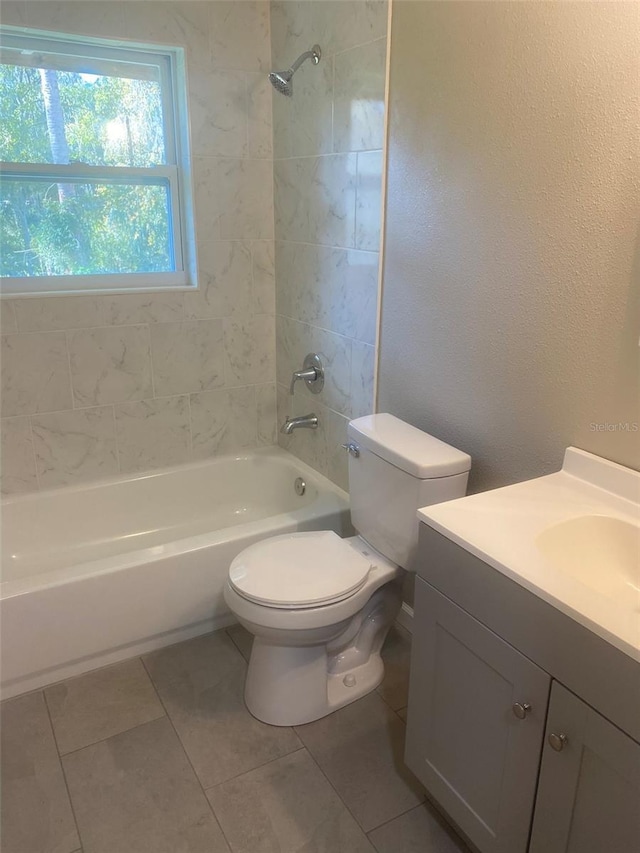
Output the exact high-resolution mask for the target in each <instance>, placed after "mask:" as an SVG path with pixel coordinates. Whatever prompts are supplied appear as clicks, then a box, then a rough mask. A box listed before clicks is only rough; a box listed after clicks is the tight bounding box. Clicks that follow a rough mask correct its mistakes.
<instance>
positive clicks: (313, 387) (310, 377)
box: [289, 352, 324, 394]
mask: <svg viewBox="0 0 640 853" xmlns="http://www.w3.org/2000/svg"><path fill="white" fill-rule="evenodd" d="M298 379H304V381H305V383H306V385H307V388H308V389H309V391H311V393H312V394H319V393H320V392H321V391H322V388H323V386H324V368H323V366H322V362H321V361H320V356H319V355H317V354H316V353H315V352H310V353H309V354H308V355H307V356H306V357H305V360H304V364H303V365H302V370H296V371H295V372H294V374H293V376H292V377H291V385H290V386H289V393H290V394H293V392H294V391H295V388H296V382H297V381H298Z"/></svg>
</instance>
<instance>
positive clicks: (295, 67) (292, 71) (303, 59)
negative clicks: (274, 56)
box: [289, 50, 319, 74]
mask: <svg viewBox="0 0 640 853" xmlns="http://www.w3.org/2000/svg"><path fill="white" fill-rule="evenodd" d="M307 59H313V60H314V65H317V64H318V61H319V57H318V54H317V53H316V51H315V50H305V52H304V53H303V54H301V55H300V56H299V57H298V58H297V59H296V61H295V62H294V63H293V64H292V66H291V68H290V69H289V73H290V74H295V73H296V71H297V70H298V68H300V66H301V65H302V63H303V62H306V61H307Z"/></svg>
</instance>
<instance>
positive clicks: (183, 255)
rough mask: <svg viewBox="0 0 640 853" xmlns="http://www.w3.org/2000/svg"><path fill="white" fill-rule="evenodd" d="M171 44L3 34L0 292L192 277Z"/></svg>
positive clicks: (176, 56)
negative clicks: (161, 46)
mask: <svg viewBox="0 0 640 853" xmlns="http://www.w3.org/2000/svg"><path fill="white" fill-rule="evenodd" d="M182 69H183V61H182V51H181V50H180V49H179V48H176V49H166V50H165V49H157V48H155V49H153V50H151V49H147V48H146V47H135V48H124V47H121V46H115V45H113V44H111V43H109V42H105V41H102V40H97V39H96V40H91V41H86V40H84V41H79V40H74V39H71V38H69V39H67V38H66V37H65V38H64V40H63V39H62V38H61V37H53V36H51V35H41V34H26V33H25V32H24V31H21V32H18V31H12V32H9V31H3V33H2V47H1V50H0V116H2V119H1V122H0V161H1V162H0V283H1V284H2V290H3V292H5V293H12V294H20V293H34V292H51V291H67V292H68V291H87V290H93V291H95V290H130V289H137V288H145V287H153V288H161V287H176V286H177V287H180V286H186V285H189V284H193V283H194V276H193V270H194V247H193V223H192V211H191V203H190V198H191V197H190V189H191V187H190V180H189V168H188V136H187V131H186V128H187V121H186V115H185V109H184V105H185V97H184V76H183V72H182Z"/></svg>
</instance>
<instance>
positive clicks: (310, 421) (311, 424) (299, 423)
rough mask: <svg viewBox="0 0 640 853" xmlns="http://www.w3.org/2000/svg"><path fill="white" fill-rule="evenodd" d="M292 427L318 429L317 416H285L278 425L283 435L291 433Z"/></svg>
mask: <svg viewBox="0 0 640 853" xmlns="http://www.w3.org/2000/svg"><path fill="white" fill-rule="evenodd" d="M294 429H318V418H317V417H316V416H315V415H314V414H311V415H302V416H301V417H299V418H287V419H286V421H285V422H284V423H283V424H282V426H281V427H280V432H282V433H284V435H291V433H292V432H293V431H294Z"/></svg>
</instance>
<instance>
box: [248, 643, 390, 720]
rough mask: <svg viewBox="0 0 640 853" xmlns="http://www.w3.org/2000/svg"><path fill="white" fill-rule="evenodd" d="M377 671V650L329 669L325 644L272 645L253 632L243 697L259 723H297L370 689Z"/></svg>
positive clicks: (379, 675) (381, 673) (379, 661)
mask: <svg viewBox="0 0 640 853" xmlns="http://www.w3.org/2000/svg"><path fill="white" fill-rule="evenodd" d="M274 652H275V653H274ZM383 677H384V664H383V662H382V658H381V657H380V654H379V653H377V654H372V655H371V656H370V658H369V660H368V661H367V662H366V663H364V664H362V665H361V666H357V667H355V668H354V669H351V670H349V671H348V672H343V673H339V674H333V675H332V674H328V673H327V649H326V646H311V647H309V646H307V647H306V648H291V647H282V646H279V647H278V648H277V649H275V648H274V647H273V646H272V647H268V646H267V644H265V643H263V642H262V641H261V640H260V639H259V638H258V637H256V638H255V640H254V642H253V650H252V652H251V661H250V663H249V671H248V673H247V681H246V684H245V691H244V699H245V703H246V705H247V708H248V709H249V711H250V712H251V714H252V715H253V716H254V717H256V718H257V719H258V720H261V721H262V722H263V723H269V725H272V726H301V725H303V724H304V723H311V722H312V721H313V720H319V719H320V718H321V717H325V716H326V715H327V714H330V713H332V711H337V710H338V708H342V707H343V706H344V705H348V704H349V703H350V702H355V700H356V699H360V698H361V697H362V696H365V695H366V694H367V693H371V691H372V690H375V689H376V687H377V686H378V685H379V684H380V683H381V682H382V679H383Z"/></svg>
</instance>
